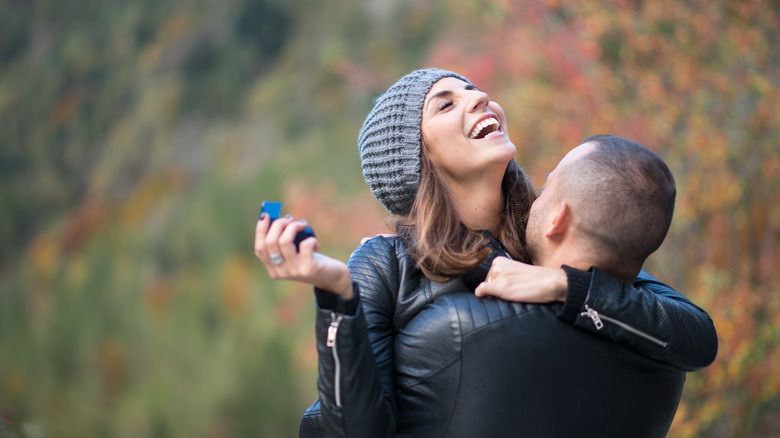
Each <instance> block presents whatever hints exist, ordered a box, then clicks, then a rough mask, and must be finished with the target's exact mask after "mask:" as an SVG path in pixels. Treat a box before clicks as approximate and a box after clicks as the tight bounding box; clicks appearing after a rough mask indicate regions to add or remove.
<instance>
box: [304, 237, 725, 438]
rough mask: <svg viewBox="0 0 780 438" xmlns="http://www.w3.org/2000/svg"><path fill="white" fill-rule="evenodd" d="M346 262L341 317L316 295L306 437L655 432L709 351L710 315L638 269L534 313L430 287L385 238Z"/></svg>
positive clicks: (397, 242) (531, 308)
mask: <svg viewBox="0 0 780 438" xmlns="http://www.w3.org/2000/svg"><path fill="white" fill-rule="evenodd" d="M491 247H492V248H493V249H494V253H495V254H498V255H500V254H501V253H502V250H501V246H500V244H499V243H498V242H497V241H494V242H493V243H492V244H491ZM491 261H492V259H489V260H488V261H487V262H486V263H485V265H484V266H483V267H482V272H483V274H482V275H483V277H484V273H486V272H487V269H488V268H489V263H490V262H491ZM348 267H349V269H350V272H351V275H352V278H353V281H354V284H355V291H356V292H357V293H359V304H358V305H357V308H356V311H355V312H354V314H349V313H351V312H349V311H347V313H341V312H339V311H338V310H339V305H340V304H339V305H337V304H334V302H335V301H333V300H331V299H330V298H328V297H332V295H329V294H326V293H322V292H318V300H319V308H318V310H317V321H316V334H317V349H318V353H319V379H318V389H319V394H320V398H319V400H318V401H317V402H316V403H315V404H314V405H313V406H312V407H311V408H310V409H309V410H308V411H307V413H306V414H305V415H304V420H303V422H302V425H301V427H302V429H301V430H302V433H303V434H305V435H307V436H317V430H320V431H321V432H322V431H324V432H326V433H327V436H330V437H391V436H405V437H407V436H408V437H425V438H434V437H443V436H447V437H461V436H463V437H473V436H491V437H493V436H498V437H500V436H530V437H535V436H544V437H554V436H562V437H563V436H591V435H592V436H616V437H617V436H632V437H641V436H648V437H656V436H664V435H665V433H666V431H667V430H668V428H669V425H670V424H671V421H672V419H673V417H674V413H675V411H676V408H677V403H678V402H679V398H680V393H681V391H682V384H683V382H684V378H685V373H684V371H686V370H695V369H698V368H701V367H704V366H707V365H709V364H710V363H711V362H712V361H713V360H714V359H715V355H716V354H717V335H716V333H715V328H714V325H713V324H712V321H711V319H710V317H709V315H707V313H706V312H704V311H703V310H702V309H700V308H698V307H697V306H695V305H693V304H692V303H691V302H690V301H688V300H687V299H685V298H684V297H683V296H681V295H679V294H678V293H677V292H675V291H674V290H672V289H671V288H669V287H668V286H666V285H664V284H663V283H661V282H659V281H657V280H655V279H654V278H653V277H651V276H650V275H648V274H647V273H645V272H644V271H643V272H642V273H641V274H640V276H639V277H638V279H637V281H636V282H635V283H634V285H626V284H624V283H622V282H621V281H619V280H617V279H615V278H614V277H611V276H609V275H607V274H605V273H603V272H601V271H599V270H596V269H593V270H592V274H591V275H590V277H591V280H590V283H589V287H588V288H587V289H586V292H585V293H584V294H581V295H577V294H572V289H571V288H570V291H569V297H568V298H567V302H566V303H565V304H561V303H558V304H550V305H533V304H521V303H508V302H504V301H502V300H496V299H480V298H477V297H475V296H474V295H473V293H472V292H471V291H470V289H472V287H471V286H473V281H470V280H469V279H468V278H465V277H464V278H456V279H452V280H450V281H448V282H444V283H439V282H433V281H430V280H429V279H428V278H426V277H425V276H424V275H423V274H422V273H421V272H420V270H419V269H417V268H416V266H415V262H414V260H413V259H412V258H411V257H410V256H409V254H408V253H407V251H406V248H405V246H404V244H403V242H402V241H401V239H399V238H397V237H389V238H385V237H376V238H374V239H371V240H370V241H368V242H366V243H365V244H364V245H362V246H361V247H359V248H358V249H357V250H356V251H355V252H354V253H353V255H352V257H351V258H350V261H349V263H348ZM571 272H572V270H567V273H569V274H570V275H569V280H570V284H571V283H572V280H573V276H572V275H571ZM466 277H467V276H466ZM579 278H582V277H579ZM469 283H472V284H469ZM323 301H329V302H328V303H323ZM336 301H337V300H336ZM342 304H343V302H342ZM572 309H573V310H574V311H572ZM341 310H343V309H341ZM572 325H573V326H574V327H577V329H575V328H572ZM614 341H617V342H614ZM625 346H627V347H629V348H625ZM320 409H321V418H320V417H319V415H318V411H319V410H320ZM570 412H572V413H573V414H574V415H570V414H569V413H570ZM637 412H643V413H644V412H646V413H647V415H644V414H643V415H636V413H637ZM311 420H315V421H311Z"/></svg>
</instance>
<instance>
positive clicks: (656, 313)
mask: <svg viewBox="0 0 780 438" xmlns="http://www.w3.org/2000/svg"><path fill="white" fill-rule="evenodd" d="M564 270H566V273H567V276H568V278H569V284H570V287H569V293H568V295H567V298H566V303H565V304H564V307H563V309H562V310H561V312H560V313H559V314H558V317H559V318H561V319H563V320H565V321H568V322H570V323H572V324H574V326H576V327H579V328H582V329H586V330H590V331H594V332H597V333H599V334H601V335H603V336H607V337H609V338H610V339H612V340H614V341H616V342H618V343H620V344H623V345H626V346H628V347H630V348H632V349H634V350H636V351H637V352H638V353H640V354H642V355H643V356H646V357H649V358H651V359H654V360H657V361H659V362H662V363H665V364H668V365H671V366H673V367H675V368H678V369H680V370H683V371H695V370H697V369H700V368H704V367H706V366H708V365H709V364H711V363H712V362H713V361H714V360H715V357H716V356H717V353H718V336H717V333H716V331H715V325H714V324H713V322H712V319H711V318H710V316H709V315H708V314H707V312H705V311H704V310H703V309H701V308H700V307H698V306H696V305H695V304H693V303H692V302H691V301H689V300H688V299H687V298H685V297H683V296H682V295H680V294H679V293H677V292H676V291H675V290H674V289H672V288H671V287H669V286H667V285H666V284H664V283H662V282H660V281H658V280H657V279H655V278H654V277H652V276H651V275H650V274H648V273H647V272H645V271H644V270H643V271H641V272H640V273H639V276H637V279H636V281H635V282H634V284H627V283H624V282H623V281H621V280H619V279H617V278H615V277H613V276H611V275H609V274H607V273H606V272H604V271H601V270H599V269H596V268H592V269H591V271H590V272H587V273H586V272H583V271H578V270H576V269H573V268H569V267H568V266H564ZM578 284H579V286H580V287H578ZM583 286H584V287H583Z"/></svg>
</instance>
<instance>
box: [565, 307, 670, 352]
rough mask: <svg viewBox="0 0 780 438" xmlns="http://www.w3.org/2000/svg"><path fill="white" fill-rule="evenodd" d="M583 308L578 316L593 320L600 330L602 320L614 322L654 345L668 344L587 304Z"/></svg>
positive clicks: (602, 323) (662, 345)
mask: <svg viewBox="0 0 780 438" xmlns="http://www.w3.org/2000/svg"><path fill="white" fill-rule="evenodd" d="M585 310H587V311H586V312H582V313H580V316H587V317H589V318H590V319H591V320H593V325H595V326H596V330H601V329H602V328H604V322H603V321H606V322H609V323H612V324H615V325H617V326H618V327H620V328H622V329H624V330H626V331H628V332H630V333H633V334H635V335H637V336H639V337H640V338H644V339H646V340H648V341H650V342H652V343H654V344H656V345H659V346H661V347H662V348H666V346H667V345H669V343H668V342H666V341H663V340H661V339H658V338H656V337H655V336H651V335H649V334H647V333H645V332H643V331H641V330H639V329H636V328H634V327H631V326H630V325H628V324H626V323H625V322H623V321H620V320H617V319H615V318H612V317H610V316H607V315H604V314H603V313H601V314H600V313H599V312H597V311H596V310H594V309H592V308H591V307H590V306H588V305H587V304H586V305H585Z"/></svg>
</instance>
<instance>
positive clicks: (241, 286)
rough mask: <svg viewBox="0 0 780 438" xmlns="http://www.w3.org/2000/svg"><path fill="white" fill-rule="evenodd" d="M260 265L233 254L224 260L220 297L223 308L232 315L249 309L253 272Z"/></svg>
mask: <svg viewBox="0 0 780 438" xmlns="http://www.w3.org/2000/svg"><path fill="white" fill-rule="evenodd" d="M257 268H258V267H257V266H255V265H254V264H250V263H249V261H248V260H247V258H246V257H240V256H233V257H231V258H230V259H228V260H227V261H225V262H224V264H223V265H222V267H221V269H220V275H219V298H220V303H221V305H222V308H223V309H224V310H225V311H226V312H227V313H228V315H230V316H235V315H236V314H238V313H240V312H242V311H244V310H247V307H248V304H249V303H250V302H251V298H252V292H251V291H250V289H249V288H250V287H251V285H252V275H253V272H254V271H255V270H256V269H257Z"/></svg>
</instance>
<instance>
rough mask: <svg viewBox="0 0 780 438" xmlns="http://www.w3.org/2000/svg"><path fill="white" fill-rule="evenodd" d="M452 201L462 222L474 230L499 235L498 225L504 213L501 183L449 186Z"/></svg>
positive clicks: (452, 184)
mask: <svg viewBox="0 0 780 438" xmlns="http://www.w3.org/2000/svg"><path fill="white" fill-rule="evenodd" d="M449 188H450V191H451V193H452V199H453V202H454V204H455V210H457V212H458V215H459V216H460V220H461V222H463V224H464V225H466V226H467V227H468V228H470V229H472V230H488V231H490V232H491V233H493V235H497V233H498V224H499V222H500V217H501V214H502V213H503V212H504V202H505V201H504V194H503V192H502V191H501V182H500V181H499V183H498V184H497V185H496V184H495V183H494V184H479V185H477V186H474V185H460V184H457V183H450V184H449Z"/></svg>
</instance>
